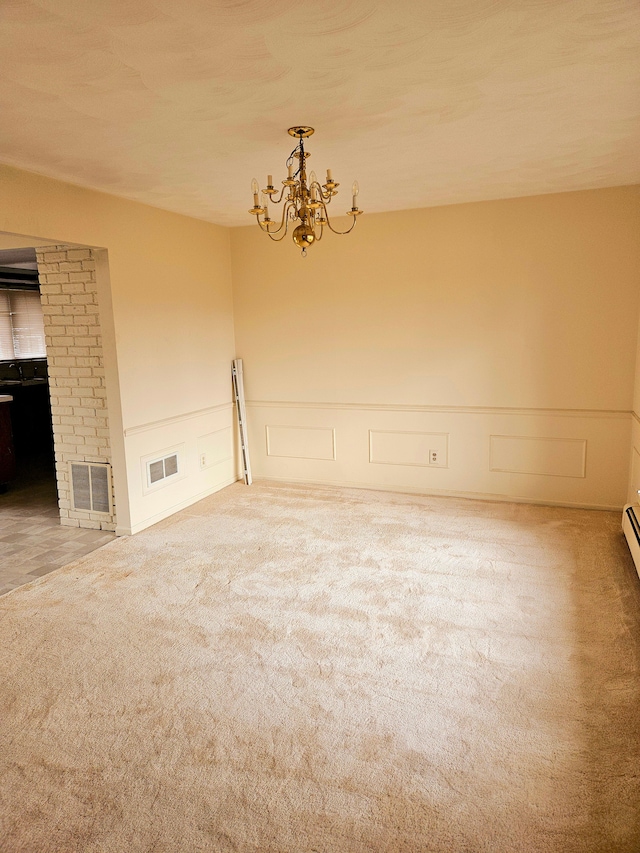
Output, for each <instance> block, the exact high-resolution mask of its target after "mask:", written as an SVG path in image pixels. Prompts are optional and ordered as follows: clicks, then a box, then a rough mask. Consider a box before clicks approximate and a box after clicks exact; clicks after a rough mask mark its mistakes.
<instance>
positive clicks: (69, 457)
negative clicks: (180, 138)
mask: <svg viewBox="0 0 640 853" xmlns="http://www.w3.org/2000/svg"><path fill="white" fill-rule="evenodd" d="M37 260H38V274H39V278H40V294H41V301H42V311H43V314H44V330H45V335H46V345H47V365H48V371H49V391H50V395H51V413H52V418H53V439H54V448H55V460H56V478H57V483H58V502H59V506H60V522H61V524H64V525H67V526H69V527H89V528H96V529H101V530H115V527H116V516H115V498H114V497H113V495H112V499H113V515H111V516H107V515H105V514H102V513H92V512H89V511H85V510H74V509H73V508H72V504H71V484H70V467H69V463H70V462H72V461H73V462H77V461H81V462H108V463H111V447H110V442H109V419H108V415H107V399H106V397H107V391H106V387H105V378H104V363H103V354H102V336H101V332H100V311H99V305H98V293H97V286H96V273H95V266H96V265H95V261H94V259H93V254H92V250H91V249H74V248H71V247H69V246H48V247H46V248H44V249H38V250H37ZM112 488H113V487H112Z"/></svg>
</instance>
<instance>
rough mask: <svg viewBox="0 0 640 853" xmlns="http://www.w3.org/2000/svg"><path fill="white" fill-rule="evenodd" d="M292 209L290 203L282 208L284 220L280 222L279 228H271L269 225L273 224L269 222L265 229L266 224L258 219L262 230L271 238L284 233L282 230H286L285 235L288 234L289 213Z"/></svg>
mask: <svg viewBox="0 0 640 853" xmlns="http://www.w3.org/2000/svg"><path fill="white" fill-rule="evenodd" d="M290 207H291V205H290V203H289V202H287V203H286V204H285V206H284V207H283V208H282V219H281V220H280V225H278V227H277V228H269V225H270V224H271V222H268V223H267V227H266V228H265V225H264V222H260V220H259V219H258V222H259V224H260V227H261V228H262V230H263V231H266V233H267V234H268V235H269V236H271V235H272V234H279V233H280V232H281V231H282V229H283V228H284V233H285V234H286V233H287V226H288V222H287V213H288V211H289V209H290ZM272 221H273V220H272Z"/></svg>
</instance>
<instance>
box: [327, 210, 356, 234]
mask: <svg viewBox="0 0 640 853" xmlns="http://www.w3.org/2000/svg"><path fill="white" fill-rule="evenodd" d="M324 213H325V216H326V217H327V227H328V228H329V230H331V231H333V233H334V234H338V235H339V236H341V237H342V236H343V235H344V234H350V233H351V232H352V231H353V229H354V228H355V227H356V221H357V219H358V217H357V216H354V217H353V222H352V223H351V228H349V229H348V230H347V231H336V229H335V228H334V227H333V225H332V224H331V220H330V219H329V212H328V211H327V208H326V207H325V209H324Z"/></svg>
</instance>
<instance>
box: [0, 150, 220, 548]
mask: <svg viewBox="0 0 640 853" xmlns="http://www.w3.org/2000/svg"><path fill="white" fill-rule="evenodd" d="M0 185H1V186H2V193H0V231H6V232H11V233H15V234H27V235H36V236H37V237H39V238H44V239H45V240H53V241H58V242H60V243H63V242H65V243H66V242H68V243H79V244H83V245H88V246H96V247H101V248H104V249H106V250H107V253H108V269H107V270H106V272H105V273H104V274H103V281H102V282H101V281H100V279H99V280H98V286H99V289H100V288H101V287H103V288H104V286H105V282H104V275H108V276H109V278H110V283H107V287H108V288H109V290H110V296H111V302H112V318H107V319H112V321H113V322H112V323H111V324H108V325H111V326H112V332H111V333H110V334H109V335H108V336H107V335H106V336H105V341H104V348H105V369H106V375H107V399H108V405H109V421H110V424H111V429H112V445H113V453H114V466H115V468H114V475H115V479H116V494H117V495H118V490H119V489H120V491H121V492H123V491H124V492H125V493H126V494H124V495H123V500H120V497H119V496H118V505H119V512H118V525H119V532H121V533H126V532H129V531H131V530H134V531H135V530H138V529H141V528H143V527H145V526H147V525H148V524H150V523H153V522H154V521H156V520H158V519H159V518H162V517H163V516H165V515H167V514H169V513H171V512H173V511H174V510H175V509H177V508H179V507H181V506H185V505H187V504H189V503H191V502H192V501H193V500H195V499H197V498H198V497H200V496H202V495H205V494H208V493H210V492H212V491H215V490H216V489H217V488H220V487H222V486H223V485H225V484H226V483H228V482H231V481H232V480H233V479H235V476H236V471H235V465H234V462H233V459H232V458H230V457H231V456H232V454H233V447H232V424H233V417H232V415H233V409H232V404H231V390H230V389H231V385H230V378H229V377H230V362H231V359H232V358H233V356H234V336H233V317H232V298H231V271H230V254H229V232H228V230H227V229H224V228H220V227H217V226H214V225H211V224H208V223H205V222H200V221H197V220H194V219H189V218H188V217H184V216H178V215H176V214H172V213H168V212H165V211H162V210H157V209H154V208H151V207H147V206H145V205H142V204H137V203H135V202H129V201H126V200H123V199H119V198H115V197H113V196H109V195H105V194H103V193H98V192H94V191H92V190H87V189H82V188H80V187H76V186H72V185H70V184H64V183H61V182H59V181H54V180H50V179H47V178H43V177H41V176H38V175H34V174H31V173H28V172H22V171H19V170H16V169H12V168H8V167H0ZM15 245H19V243H17V242H16V243H15ZM23 245H24V243H23ZM40 245H42V241H41V242H40ZM101 304H102V302H101ZM110 308H111V307H110ZM110 377H111V379H110ZM211 435H215V436H216V437H215V438H214V439H211V440H209V441H208V444H206V446H207V447H208V448H211V451H210V453H209V457H208V459H207V462H206V465H205V466H204V467H201V465H200V447H201V443H200V444H199V441H200V442H201V439H203V437H205V436H211ZM173 447H179V448H180V450H181V453H182V454H183V458H184V462H185V477H183V478H181V479H179V480H176V481H174V482H170V483H167V485H166V486H165V487H163V488H160V489H157V490H155V491H152V492H148V491H145V484H144V478H143V457H145V456H149V455H153V454H155V453H160V452H162V451H163V450H165V449H167V448H173ZM215 454H218V455H217V456H216V455H215ZM123 514H124V516H125V517H123Z"/></svg>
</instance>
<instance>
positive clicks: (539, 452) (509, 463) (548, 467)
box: [489, 435, 587, 477]
mask: <svg viewBox="0 0 640 853" xmlns="http://www.w3.org/2000/svg"><path fill="white" fill-rule="evenodd" d="M586 465H587V442H586V440H585V439H580V438H544V437H540V438H538V437H536V436H531V435H492V436H491V438H490V450H489V469H490V470H491V471H501V472H504V473H506V474H545V475H547V476H551V477H586Z"/></svg>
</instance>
